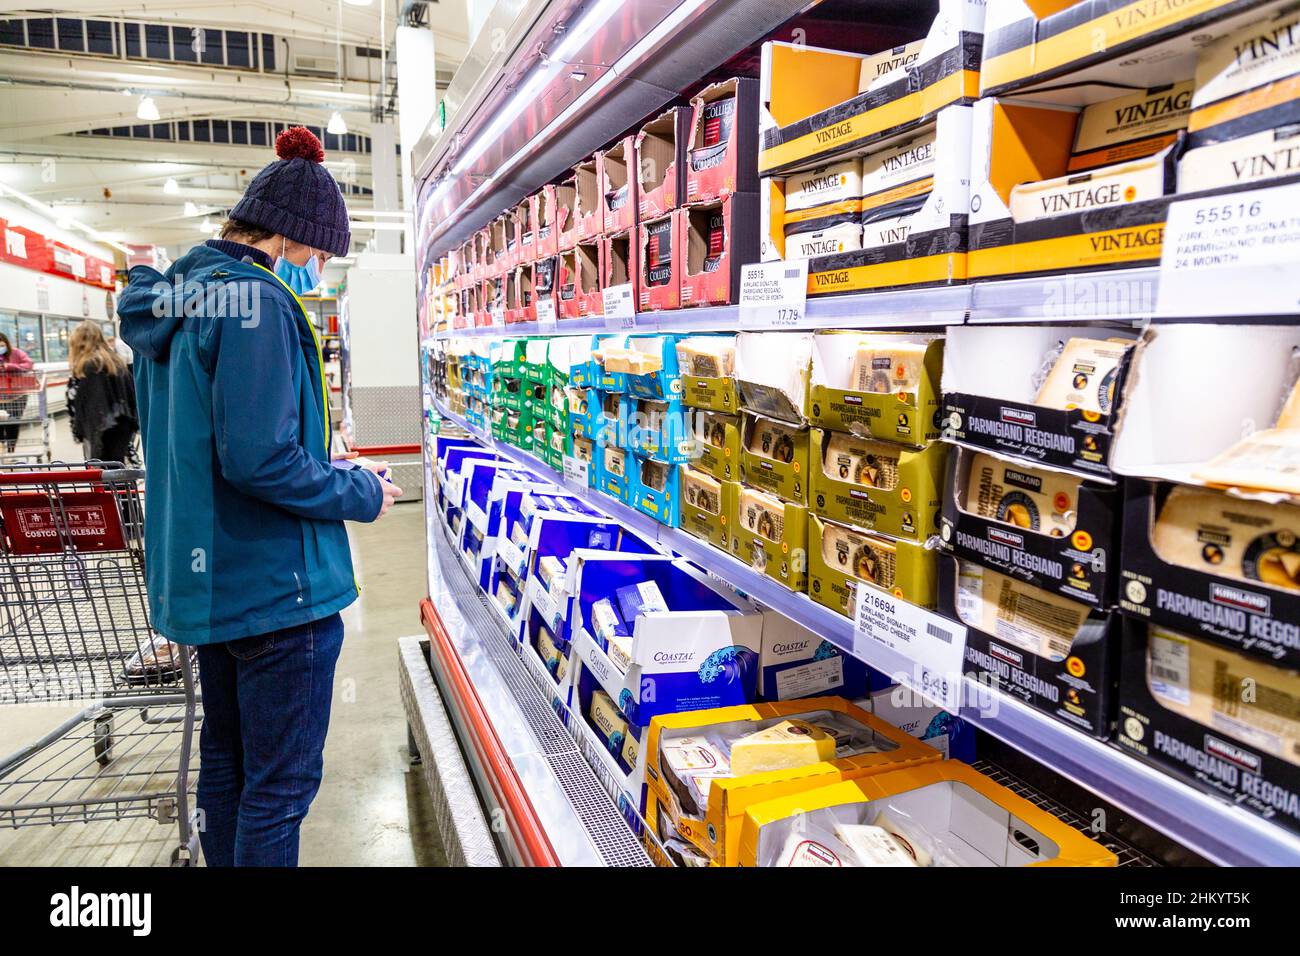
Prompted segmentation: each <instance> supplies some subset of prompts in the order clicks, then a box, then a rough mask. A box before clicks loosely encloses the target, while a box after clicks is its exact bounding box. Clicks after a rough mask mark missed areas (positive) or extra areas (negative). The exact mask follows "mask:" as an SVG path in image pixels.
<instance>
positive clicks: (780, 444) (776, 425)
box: [746, 417, 801, 464]
mask: <svg viewBox="0 0 1300 956" xmlns="http://www.w3.org/2000/svg"><path fill="white" fill-rule="evenodd" d="M800 430H801V429H799V428H797V427H795V426H794V425H787V424H785V423H784V422H778V421H776V420H775V419H772V418H762V417H755V419H754V424H753V426H752V427H751V428H750V430H749V444H748V445H747V446H746V447H747V448H748V450H749V451H750V452H752V453H753V454H755V455H761V456H762V457H764V458H771V459H773V460H774V461H780V462H785V463H787V464H788V463H789V462H792V461H794V446H795V440H796V438H797V437H798V436H799V432H800Z"/></svg>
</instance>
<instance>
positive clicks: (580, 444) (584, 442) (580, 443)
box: [573, 435, 593, 461]
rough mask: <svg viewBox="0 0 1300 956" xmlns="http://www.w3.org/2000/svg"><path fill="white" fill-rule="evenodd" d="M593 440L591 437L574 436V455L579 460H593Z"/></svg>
mask: <svg viewBox="0 0 1300 956" xmlns="http://www.w3.org/2000/svg"><path fill="white" fill-rule="evenodd" d="M592 447H593V446H592V442H591V439H590V438H582V437H580V436H578V435H574V436H573V457H574V458H576V459H578V461H591V450H592Z"/></svg>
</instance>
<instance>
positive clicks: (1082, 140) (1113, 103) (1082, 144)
mask: <svg viewBox="0 0 1300 956" xmlns="http://www.w3.org/2000/svg"><path fill="white" fill-rule="evenodd" d="M1191 107H1192V81H1191V80H1185V81H1183V82H1182V83H1174V84H1171V85H1169V86H1158V87H1155V88H1153V89H1149V90H1139V91H1138V92H1136V93H1125V94H1124V95H1123V96H1117V97H1115V98H1114V99H1110V100H1103V101H1102V102H1100V103H1093V104H1092V105H1091V106H1087V107H1085V108H1084V110H1083V112H1082V113H1081V114H1080V115H1079V121H1078V125H1077V126H1076V127H1075V133H1074V151H1073V153H1071V155H1070V162H1069V165H1068V167H1067V168H1068V169H1069V170H1070V172H1072V173H1076V172H1083V171H1085V170H1090V169H1098V168H1101V167H1104V166H1111V165H1114V164H1115V163H1122V162H1126V161H1128V160H1131V159H1142V158H1144V157H1147V156H1154V155H1155V154H1156V153H1158V152H1160V151H1161V150H1162V149H1164V148H1165V147H1166V146H1169V145H1171V144H1173V142H1174V141H1175V140H1176V139H1178V133H1179V132H1180V131H1181V130H1184V129H1186V128H1187V117H1188V116H1189V115H1190V114H1191Z"/></svg>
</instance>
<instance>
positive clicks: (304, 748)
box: [196, 614, 343, 866]
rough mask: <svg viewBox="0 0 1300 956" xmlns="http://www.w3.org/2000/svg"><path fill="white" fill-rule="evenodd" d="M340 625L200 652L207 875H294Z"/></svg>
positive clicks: (316, 783) (326, 622) (318, 625)
mask: <svg viewBox="0 0 1300 956" xmlns="http://www.w3.org/2000/svg"><path fill="white" fill-rule="evenodd" d="M342 646H343V619H342V618H341V617H340V616H339V615H337V614H334V615H331V616H330V617H326V618H322V619H321V620H319V621H313V622H311V623H310V624H303V625H300V626H298V627H290V628H286V629H284V630H281V631H273V632H271V633H270V634H259V635H257V636H255V637H245V638H241V639H239V640H236V641H227V642H225V643H221V644H204V645H200V647H199V649H198V654H199V681H200V684H201V686H202V689H203V730H202V732H201V734H200V738H199V754H200V758H201V761H200V766H199V785H198V799H197V801H196V802H197V805H198V808H199V810H200V811H201V816H200V826H201V828H202V829H201V830H200V832H199V840H200V842H201V843H202V845H203V857H204V859H205V860H206V862H207V864H208V866H297V865H298V829H299V827H300V826H301V825H302V821H303V818H304V817H306V816H307V808H308V807H310V806H311V802H312V800H313V799H314V798H315V796H316V791H317V790H319V789H320V781H321V773H322V771H323V769H324V759H323V751H324V749H325V734H326V732H327V731H328V730H329V721H330V702H331V699H332V698H333V695H334V665H335V664H337V663H338V659H339V650H340V649H341V648H342Z"/></svg>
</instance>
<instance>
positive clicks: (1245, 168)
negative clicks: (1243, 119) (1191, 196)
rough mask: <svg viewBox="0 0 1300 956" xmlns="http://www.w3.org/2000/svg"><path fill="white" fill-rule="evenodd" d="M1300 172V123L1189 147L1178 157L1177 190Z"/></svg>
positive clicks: (1249, 181)
mask: <svg viewBox="0 0 1300 956" xmlns="http://www.w3.org/2000/svg"><path fill="white" fill-rule="evenodd" d="M1297 173H1300V123H1288V124H1287V125H1286V126H1279V127H1276V128H1275V129H1266V130H1262V131H1261V132H1258V133H1251V134H1250V135H1249V136H1243V137H1241V138H1239V139H1229V140H1224V141H1223V142H1221V143H1211V144H1209V145H1206V146H1202V147H1200V148H1198V149H1189V150H1188V151H1187V152H1185V153H1184V154H1183V155H1182V158H1181V159H1179V160H1178V191H1179V192H1180V193H1190V192H1197V191H1199V190H1202V189H1220V188H1223V187H1224V186H1238V185H1242V184H1243V183H1259V182H1264V181H1266V180H1269V179H1275V178H1277V177H1279V176H1294V175H1295V174H1297Z"/></svg>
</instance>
